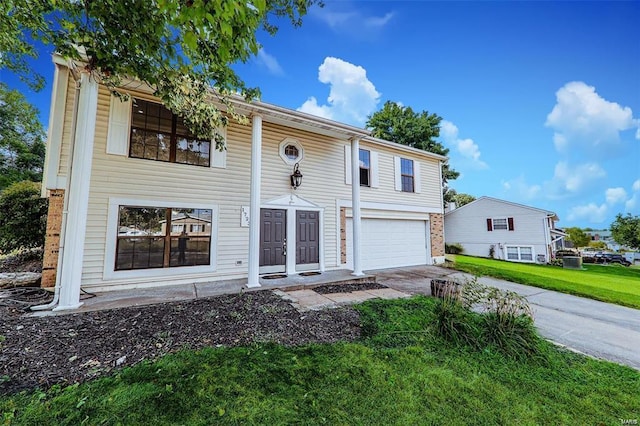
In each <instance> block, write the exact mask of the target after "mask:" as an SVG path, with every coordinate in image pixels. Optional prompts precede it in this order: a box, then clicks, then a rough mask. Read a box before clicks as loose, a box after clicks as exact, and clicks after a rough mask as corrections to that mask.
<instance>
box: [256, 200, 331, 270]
mask: <svg viewBox="0 0 640 426" xmlns="http://www.w3.org/2000/svg"><path fill="white" fill-rule="evenodd" d="M295 215H296V227H295V234H296V235H295V238H296V240H295V245H294V244H291V243H288V242H287V211H286V210H283V209H261V210H260V272H261V273H275V272H286V270H287V267H286V264H287V253H288V251H287V246H289V248H293V247H295V251H296V270H308V269H317V268H318V267H319V259H320V255H319V248H320V244H319V235H320V232H319V228H320V220H319V213H318V212H315V211H307V210H296V212H295Z"/></svg>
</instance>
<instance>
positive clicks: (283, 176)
mask: <svg viewBox="0 0 640 426" xmlns="http://www.w3.org/2000/svg"><path fill="white" fill-rule="evenodd" d="M54 63H55V67H56V71H55V79H54V88H53V94H52V104H51V117H50V123H49V135H48V143H47V155H46V162H45V163H46V164H45V171H44V185H43V191H44V194H43V195H45V196H47V197H49V202H50V204H49V216H48V224H47V241H46V246H45V260H44V268H43V269H44V271H43V285H45V286H53V285H54V284H56V285H57V288H58V290H59V291H58V293H59V296H60V297H59V303H58V307H57V308H56V309H74V308H76V307H78V306H80V304H81V303H80V300H79V297H80V291H81V288H82V289H86V290H91V291H106V290H111V289H128V288H139V287H152V286H162V285H169V284H185V285H186V284H192V283H195V282H210V281H217V280H228V279H237V278H244V279H246V280H247V286H249V287H257V286H259V285H260V277H261V276H262V275H263V274H270V273H282V274H288V275H291V274H297V273H300V272H303V271H318V272H321V273H322V272H324V271H328V270H336V269H350V270H352V271H353V274H354V275H362V274H363V272H362V271H363V270H365V269H366V270H370V269H377V268H387V267H399V266H406V265H421V264H422V265H424V264H432V263H439V262H443V261H444V236H443V226H444V225H443V206H442V185H441V182H442V179H441V168H442V164H443V162H445V161H446V158H445V157H443V156H439V155H435V154H431V153H427V152H424V151H421V150H416V149H412V148H409V147H406V146H403V145H399V144H395V143H392V142H389V141H385V140H381V139H376V138H373V137H370V135H369V132H368V131H367V130H365V129H361V128H357V127H353V126H350V125H346V124H342V123H338V122H335V121H331V120H327V119H324V118H320V117H316V116H312V115H309V114H305V113H301V112H297V111H293V110H289V109H286V108H282V107H278V106H275V105H270V104H267V103H264V102H251V103H248V102H245V101H243V100H241V99H237V100H234V105H235V108H236V110H237V111H238V112H241V113H243V114H245V115H246V116H247V117H250V124H248V125H244V124H239V123H235V122H231V123H230V124H229V125H228V127H227V128H225V129H222V132H223V135H224V137H225V141H226V150H224V151H218V150H216V149H215V143H212V141H209V140H199V139H198V138H196V137H194V136H193V135H192V134H191V133H190V132H189V130H188V129H187V128H186V127H185V126H184V125H183V123H182V120H181V118H180V117H178V116H176V115H174V114H172V112H171V111H169V110H168V109H167V108H165V107H164V106H163V105H162V104H161V103H160V102H159V100H158V99H156V98H154V96H153V94H152V93H153V91H152V90H151V89H150V88H148V87H146V86H145V85H143V84H140V83H139V82H130V83H128V84H126V85H124V87H123V88H122V90H123V91H125V92H127V93H129V94H130V95H131V96H130V99H129V100H128V101H122V100H121V99H119V98H118V97H115V96H113V95H112V94H111V93H110V92H109V90H107V88H106V87H105V86H103V85H102V84H100V82H99V81H96V80H95V79H94V78H93V77H92V76H91V75H90V74H88V73H86V72H83V71H82V69H81V68H77V69H75V68H74V66H73V64H70V63H69V62H68V61H66V60H64V59H63V58H61V57H59V56H55V57H54Z"/></svg>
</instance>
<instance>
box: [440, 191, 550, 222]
mask: <svg viewBox="0 0 640 426" xmlns="http://www.w3.org/2000/svg"><path fill="white" fill-rule="evenodd" d="M487 201H489V202H492V203H499V204H504V205H505V206H508V207H516V208H520V209H527V210H531V211H534V212H537V213H543V214H545V215H547V216H552V217H554V218H555V219H556V220H558V215H557V214H556V213H555V212H552V211H550V210H543V209H539V208H537V207H531V206H527V205H524V204H518V203H514V202H512V201H506V200H501V199H499V198H493V197H487V196H482V197H480V198H477V199H475V200H474V201H472V202H470V203H467V204H465V205H464V206H461V207H458V208H456V209H455V210H452V211H449V212H446V213H445V216H449V215H452V214H455V213H456V212H458V211H463V212H464V210H465V208H466V210H472V208H473V207H474V206H477V205H479V204H482V203H484V202H487Z"/></svg>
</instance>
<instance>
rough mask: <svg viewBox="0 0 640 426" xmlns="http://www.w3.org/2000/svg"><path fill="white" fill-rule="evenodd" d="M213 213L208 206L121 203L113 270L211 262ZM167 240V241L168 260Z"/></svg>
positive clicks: (207, 263) (208, 263) (206, 263)
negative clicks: (132, 204)
mask: <svg viewBox="0 0 640 426" xmlns="http://www.w3.org/2000/svg"><path fill="white" fill-rule="evenodd" d="M212 213H213V212H212V210H210V209H171V208H162V207H130V206H120V208H119V215H118V237H117V241H116V264H115V270H132V269H149V268H162V267H164V266H165V265H166V264H167V263H168V266H170V267H171V266H194V265H210V264H211V220H212ZM168 215H169V216H170V217H171V222H172V223H171V226H170V228H169V227H168V226H167V216H168ZM169 229H170V231H169ZM166 244H170V246H169V247H170V253H169V259H167V260H165V245H166Z"/></svg>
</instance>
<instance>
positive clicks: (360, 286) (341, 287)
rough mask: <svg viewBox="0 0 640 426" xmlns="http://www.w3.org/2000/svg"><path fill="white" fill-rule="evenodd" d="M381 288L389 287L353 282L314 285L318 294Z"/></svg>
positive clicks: (314, 289)
mask: <svg viewBox="0 0 640 426" xmlns="http://www.w3.org/2000/svg"><path fill="white" fill-rule="evenodd" d="M381 288H387V286H386V285H382V284H378V283H373V282H371V283H353V284H332V285H321V286H318V287H313V288H312V290H313V291H315V292H316V293H318V294H331V293H352V292H354V291H364V290H378V289H381Z"/></svg>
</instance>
